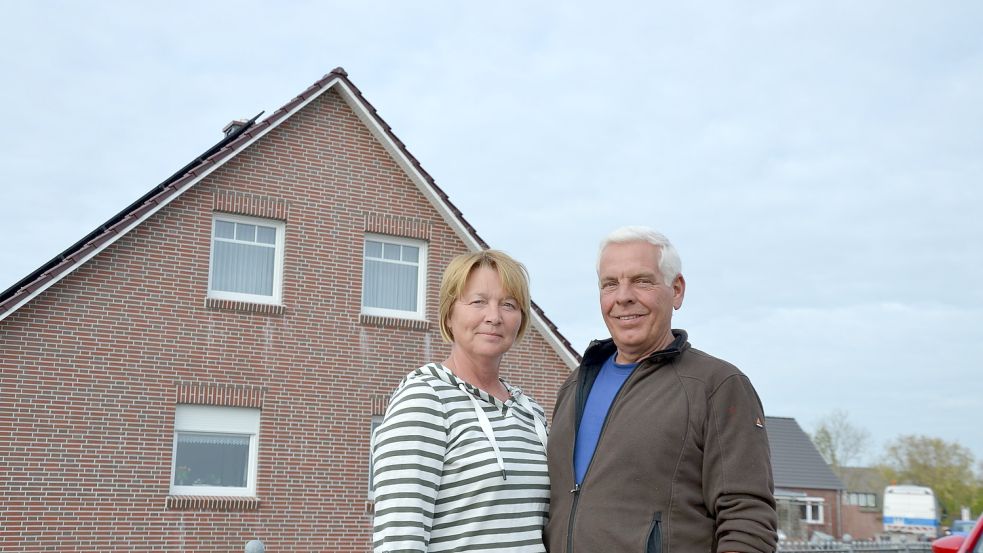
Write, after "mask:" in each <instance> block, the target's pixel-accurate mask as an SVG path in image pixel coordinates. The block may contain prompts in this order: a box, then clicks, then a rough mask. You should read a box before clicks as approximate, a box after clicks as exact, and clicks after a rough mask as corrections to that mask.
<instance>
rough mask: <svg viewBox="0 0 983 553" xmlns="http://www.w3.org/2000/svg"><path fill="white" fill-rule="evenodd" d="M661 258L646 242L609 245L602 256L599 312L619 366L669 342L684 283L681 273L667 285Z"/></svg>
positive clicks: (661, 347) (683, 291) (680, 302)
mask: <svg viewBox="0 0 983 553" xmlns="http://www.w3.org/2000/svg"><path fill="white" fill-rule="evenodd" d="M660 257H661V252H660V249H659V248H658V247H657V246H653V245H652V244H649V243H648V242H627V243H624V244H609V245H608V246H607V247H606V248H604V251H602V252H601V260H600V263H599V264H598V270H597V276H598V284H599V286H600V292H601V314H602V315H603V316H604V324H605V325H607V327H608V331H609V332H611V337H612V338H613V339H614V343H615V345H617V346H618V356H617V359H616V360H617V361H618V362H619V363H634V362H636V361H638V360H639V359H641V358H643V357H645V356H647V355H648V354H650V353H653V352H656V351H659V350H660V349H663V348H665V347H666V346H668V345H669V344H670V343H672V339H673V338H672V330H671V328H672V310H673V309H679V307H680V306H681V305H682V304H683V294H684V293H685V291H686V282H685V281H684V280H683V277H682V275H680V276H677V277H676V278H675V279H674V280H673V282H672V284H671V285H667V284H665V281H664V279H663V278H662V273H661V272H660V271H659V259H660Z"/></svg>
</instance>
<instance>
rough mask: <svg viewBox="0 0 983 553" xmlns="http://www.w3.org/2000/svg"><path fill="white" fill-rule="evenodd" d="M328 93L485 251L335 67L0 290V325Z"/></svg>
mask: <svg viewBox="0 0 983 553" xmlns="http://www.w3.org/2000/svg"><path fill="white" fill-rule="evenodd" d="M332 89H334V90H336V91H337V92H338V94H339V95H340V96H341V97H342V98H343V99H344V100H345V102H346V103H347V104H348V105H349V107H351V109H352V111H354V112H355V114H356V115H357V116H358V118H359V119H360V120H361V121H362V123H363V124H364V125H365V126H366V127H368V129H369V131H370V132H371V133H372V134H373V136H375V138H376V140H378V141H379V143H380V144H382V146H383V147H384V148H385V149H386V151H387V152H389V154H390V155H391V156H392V157H393V159H394V160H395V161H396V163H397V164H398V165H399V166H400V168H401V169H403V171H404V172H406V174H407V175H408V176H409V178H410V180H411V181H413V183H414V184H415V185H416V187H417V188H418V189H419V191H420V192H421V193H422V194H423V195H424V197H426V198H427V200H428V201H429V202H430V203H431V204H432V205H433V206H434V208H435V209H436V210H437V212H438V213H440V215H441V217H442V218H443V219H444V221H445V222H446V223H447V224H448V225H449V226H450V227H451V228H452V229H453V230H454V231H455V233H457V235H458V237H459V238H461V240H462V241H463V242H464V243H465V244H466V245H467V246H468V248H470V249H471V250H472V251H478V250H481V249H487V248H488V244H487V243H486V242H485V241H484V240H483V239H482V238H481V237H480V236H478V233H477V231H475V229H474V227H472V226H471V224H470V223H468V221H467V220H466V219H465V218H464V215H463V214H462V213H461V211H460V210H459V209H458V208H457V207H456V206H455V205H454V204H453V203H452V202H451V201H450V198H448V196H447V194H446V193H445V192H444V191H443V190H441V188H440V187H439V186H437V183H436V182H434V180H433V177H431V176H430V174H428V173H427V172H426V171H425V170H424V169H423V167H422V166H421V165H420V162H419V161H417V159H416V158H415V157H413V155H412V154H411V153H410V152H409V150H407V148H406V145H405V144H403V142H402V141H401V140H400V139H399V138H397V137H396V135H395V134H394V133H393V132H392V128H391V127H390V126H389V125H388V124H386V122H385V121H383V120H382V118H381V117H380V116H379V114H378V112H376V109H375V108H374V107H373V106H372V104H370V103H369V102H368V100H366V99H365V97H364V96H363V95H362V93H361V91H360V90H359V89H358V88H357V87H356V86H355V85H354V84H353V83H352V82H351V81H350V80H349V79H348V73H347V72H346V71H345V70H344V69H343V68H341V67H336V68H335V69H333V70H332V71H331V72H330V73H328V74H327V75H325V76H324V77H322V78H321V79H320V80H318V81H317V82H315V83H314V84H312V85H311V86H310V87H308V88H307V89H306V90H304V91H303V92H301V93H300V94H299V95H298V96H297V97H296V98H294V99H293V100H291V101H290V102H288V103H287V104H286V105H284V106H283V107H281V108H280V109H278V110H276V111H274V112H273V114H272V115H270V116H269V117H267V118H266V119H264V120H263V121H261V122H259V123H256V119H258V118H259V116H260V115H262V112H261V113H260V114H258V115H257V116H256V117H253V118H252V119H251V120H249V121H247V122H245V124H244V125H243V126H242V127H241V128H239V129H238V130H235V131H233V132H231V133H229V134H228V135H227V136H226V137H224V138H223V139H222V140H220V141H219V142H218V143H217V144H215V145H214V146H212V147H211V148H209V149H208V150H206V151H205V152H204V153H202V154H201V155H200V156H198V157H197V158H195V159H194V160H192V161H191V162H190V163H188V164H187V165H185V166H184V167H183V168H181V169H180V170H179V171H178V172H176V173H174V174H173V175H171V177H169V178H168V179H167V180H165V181H164V182H162V183H160V184H158V185H157V186H155V187H154V188H153V189H151V190H150V191H149V192H147V193H146V194H144V195H143V196H141V197H140V198H139V199H138V200H137V201H135V202H133V203H132V204H130V205H129V206H128V207H127V208H126V209H124V210H123V211H121V212H119V213H117V214H116V215H114V216H113V217H111V218H110V219H109V220H108V221H106V222H105V223H103V224H102V225H100V226H99V227H97V228H96V229H94V230H93V231H92V232H90V233H88V234H87V235H85V236H84V237H83V238H82V239H81V240H79V241H78V242H76V243H75V244H73V245H72V246H71V247H69V248H68V249H67V250H65V251H63V252H62V253H60V254H58V255H57V256H55V257H54V258H53V259H51V260H50V261H48V262H47V263H45V264H44V265H42V266H41V267H39V268H38V269H36V270H35V271H33V272H31V273H30V274H29V275H27V276H26V277H24V278H23V279H21V280H20V281H18V282H16V283H15V284H14V285H13V286H11V287H10V288H8V289H7V290H5V291H3V292H0V321H3V320H4V319H5V318H7V317H8V316H10V315H11V314H12V313H14V312H15V311H16V310H17V309H19V308H20V307H22V306H23V305H25V304H27V303H28V302H29V301H31V300H32V299H34V298H35V297H37V296H38V295H39V294H41V293H42V292H44V291H45V290H46V289H48V288H49V287H50V286H52V285H54V284H55V283H56V282H58V281H60V280H61V279H62V278H64V277H66V276H68V275H69V274H71V273H72V272H73V271H74V270H75V269H77V268H79V267H80V266H82V265H83V264H85V262H87V261H88V260H89V259H92V258H93V257H94V256H95V255H96V254H98V253H99V252H101V251H102V250H104V249H106V248H107V247H108V246H110V245H111V244H113V243H114V242H115V241H116V240H118V239H119V238H121V237H123V236H124V235H126V234H127V233H128V232H129V231H131V230H133V229H134V228H136V227H137V226H138V225H140V223H142V222H143V221H145V220H146V219H147V218H149V217H150V216H152V215H153V214H154V213H156V212H157V211H159V210H160V209H161V208H163V207H164V206H166V205H167V204H168V203H170V202H171V201H173V200H174V199H175V198H177V197H178V196H180V195H181V194H183V193H184V192H185V191H187V190H189V189H190V188H191V187H193V186H194V185H195V184H197V183H198V182H200V181H201V180H202V179H204V178H205V177H207V176H208V175H209V174H211V173H212V172H213V171H214V170H216V169H217V168H219V167H221V166H222V165H224V164H225V163H226V162H227V161H229V160H230V159H232V158H233V157H234V156H235V155H236V154H238V153H239V152H241V151H243V150H245V149H246V148H247V147H248V146H249V145H251V144H252V143H253V142H256V141H257V140H259V139H260V138H262V137H263V136H265V135H266V134H267V133H268V132H270V131H271V130H273V129H274V128H276V127H277V126H279V125H280V124H281V123H282V122H284V121H285V120H287V119H288V118H290V116H292V115H294V114H295V113H297V112H298V111H300V110H301V109H303V108H304V107H305V106H307V104H309V103H310V102H312V101H313V100H314V99H316V98H318V97H319V96H321V95H322V94H324V93H325V92H327V91H328V90H332ZM532 313H533V317H532V323H533V326H535V327H536V328H537V329H539V331H540V332H541V333H542V335H543V337H544V338H545V339H546V341H547V343H549V344H550V346H551V347H552V348H553V349H554V350H555V351H556V352H557V354H558V355H559V356H560V357H561V358H562V359H563V360H564V362H566V364H567V365H568V366H569V367H570V368H571V369H573V368H575V367H576V366H577V364H578V363H579V362H580V355H579V354H578V353H577V351H576V350H574V349H573V347H572V346H571V345H570V342H568V341H567V339H566V338H564V337H563V336H562V335H561V334H560V332H559V330H558V329H557V328H556V325H555V324H553V322H552V321H550V320H549V318H548V317H546V314H545V313H543V310H542V309H540V307H539V306H538V305H536V303H535V302H533V304H532Z"/></svg>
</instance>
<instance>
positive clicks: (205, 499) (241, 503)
mask: <svg viewBox="0 0 983 553" xmlns="http://www.w3.org/2000/svg"><path fill="white" fill-rule="evenodd" d="M164 508H165V509H166V510H168V511H222V512H229V513H236V512H242V511H257V510H259V498H258V497H215V496H208V495H169V496H167V502H166V503H165V504H164Z"/></svg>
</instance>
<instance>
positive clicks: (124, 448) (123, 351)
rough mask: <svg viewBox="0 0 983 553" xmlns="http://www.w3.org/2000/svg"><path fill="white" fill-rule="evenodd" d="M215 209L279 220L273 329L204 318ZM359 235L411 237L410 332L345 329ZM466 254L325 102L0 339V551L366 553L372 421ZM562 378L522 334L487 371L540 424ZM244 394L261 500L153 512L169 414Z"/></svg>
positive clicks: (112, 251) (165, 480) (356, 290)
mask: <svg viewBox="0 0 983 553" xmlns="http://www.w3.org/2000/svg"><path fill="white" fill-rule="evenodd" d="M220 191H222V192H220ZM230 192H235V193H237V194H241V195H237V194H230ZM220 195H224V196H223V197H224V198H228V197H233V198H277V199H278V200H282V202H283V204H282V205H285V206H289V214H288V215H289V218H286V215H284V217H285V218H286V220H287V223H286V245H285V259H284V279H283V282H284V284H283V303H284V305H287V306H289V309H287V310H285V311H284V312H282V313H279V314H271V313H267V312H262V311H250V310H238V309H223V308H212V307H209V306H208V305H207V303H206V301H205V298H206V296H207V281H208V259H209V252H210V247H211V237H210V234H211V225H212V216H213V214H214V212H215V210H216V209H217V208H218V207H219V200H218V199H216V198H218V197H219V196H220ZM242 201H243V200H234V199H233V200H228V199H223V200H221V202H224V203H222V204H221V206H222V207H223V208H224V209H230V208H229V207H228V206H229V205H230V204H229V202H231V204H233V205H240V204H241V202H242ZM249 201H252V200H249ZM249 201H246V203H249ZM236 202H240V204H236ZM261 203H262V202H260V204H261ZM277 205H280V204H277ZM250 209H252V208H250ZM263 209H268V208H265V207H264V208H263ZM276 209H279V208H276ZM276 209H274V210H273V212H270V211H263V213H267V214H268V216H270V217H279V216H280V215H277V213H279V212H277V211H276ZM380 212H382V215H383V216H382V217H380V218H379V219H378V220H376V219H373V220H371V221H370V222H367V215H366V214H367V213H380ZM249 214H251V215H257V212H256V211H251V212H250V213H249ZM385 215H388V216H389V217H388V218H387V217H385ZM379 221H381V222H379ZM422 223H426V224H422ZM427 227H428V228H429V230H425V229H426V228H427ZM370 228H371V229H373V230H372V232H379V231H385V232H389V233H399V235H407V234H411V235H414V236H425V237H426V238H425V239H426V240H427V241H428V253H427V255H428V259H427V267H428V275H427V282H428V283H430V285H429V289H428V290H427V300H426V305H427V306H428V308H427V318H428V321H427V323H428V324H427V325H426V326H425V327H422V328H417V327H413V325H406V326H400V325H398V324H371V321H365V320H363V319H362V317H360V303H361V271H362V255H361V252H362V249H363V242H364V236H365V233H366V232H367V231H368V229H370ZM466 249H467V248H466V246H465V244H464V243H463V242H462V241H461V240H460V238H459V237H458V235H457V233H456V232H455V231H454V230H453V229H452V228H451V227H450V226H448V225H447V224H446V223H445V222H444V221H443V219H442V218H441V216H440V215H439V214H438V213H437V211H436V210H435V209H434V208H433V206H431V205H430V204H429V203H428V202H427V200H426V199H425V198H424V197H423V196H422V195H421V194H420V192H419V190H418V189H417V187H416V185H415V184H414V183H413V182H412V181H411V180H410V179H409V178H408V177H407V176H406V175H405V174H404V173H403V172H402V171H401V170H400V168H399V166H398V165H397V164H396V163H395V161H394V160H393V159H392V158H391V157H390V156H389V154H388V153H387V152H386V150H385V149H384V148H383V147H382V146H381V145H380V144H379V143H378V142H376V140H375V138H374V137H373V136H372V135H371V133H370V132H369V131H368V130H367V129H366V128H365V127H364V125H363V124H362V123H361V121H360V120H359V119H358V117H357V116H356V115H355V114H354V113H353V112H352V111H351V108H350V107H349V106H348V104H347V103H346V102H345V101H344V100H343V99H342V98H341V97H340V96H339V95H338V94H337V93H335V92H333V91H328V92H326V93H325V94H324V95H322V96H321V97H319V98H318V99H317V100H315V101H313V102H311V103H310V104H309V105H308V106H306V107H305V108H304V109H303V110H301V111H299V112H298V113H297V114H295V115H294V116H292V117H291V118H290V119H289V120H286V121H284V122H283V123H282V124H281V125H280V126H279V127H277V128H276V129H274V130H272V131H271V132H270V133H269V134H267V135H266V136H264V137H263V138H262V139H261V140H259V141H257V142H255V143H254V144H252V145H251V146H249V147H248V148H246V149H245V150H243V151H242V152H241V153H239V154H238V155H237V156H236V157H234V158H233V159H231V160H229V161H228V163H226V164H225V165H224V166H222V167H220V168H219V169H218V170H216V171H215V172H214V173H212V174H210V175H209V176H208V177H207V178H205V179H204V180H203V181H202V182H201V183H199V184H198V185H196V186H195V187H194V188H192V189H191V190H189V191H187V192H186V193H184V194H183V195H181V196H180V197H178V198H176V199H174V201H172V202H171V203H170V204H168V205H167V206H166V207H164V208H163V209H161V210H160V211H159V212H158V213H156V214H155V215H154V216H153V217H151V218H149V219H148V220H147V221H145V222H144V223H142V224H141V225H140V226H139V227H137V228H135V229H134V230H133V231H131V232H130V233H129V234H127V235H126V236H124V237H122V238H121V239H119V240H118V241H117V242H116V243H114V244H113V245H112V246H111V247H109V248H107V249H106V250H104V251H103V252H101V253H100V254H99V255H97V256H95V257H94V258H93V259H92V260H90V261H89V262H87V263H86V264H85V265H83V266H81V267H79V268H78V269H77V270H76V271H75V272H73V273H72V274H71V275H69V276H67V277H65V278H64V279H63V280H61V281H60V282H58V283H57V284H55V285H54V286H52V287H51V288H49V289H48V290H47V291H45V292H44V293H43V294H41V295H39V296H38V297H36V298H35V299H33V300H32V301H31V302H30V303H28V304H27V305H25V306H23V307H21V308H20V309H19V310H17V311H16V312H15V313H13V314H12V315H10V317H8V318H7V319H5V320H4V321H2V322H0V384H2V385H0V405H2V406H3V407H2V408H0V551H14V552H41V551H69V550H70V551H196V552H219V551H221V552H228V551H241V550H242V548H243V547H244V545H245V543H246V542H247V541H249V540H251V539H261V540H263V541H264V542H265V543H266V546H267V548H268V550H269V551H332V552H346V551H359V552H365V551H369V550H370V549H371V516H370V514H368V513H369V512H370V510H369V509H367V507H366V503H365V500H366V496H367V489H368V465H369V430H370V425H371V418H372V416H373V414H378V413H380V412H383V411H384V405H385V401H388V396H389V395H390V394H391V393H392V391H393V389H394V388H395V387H396V385H397V384H398V382H399V381H400V379H401V378H403V377H404V376H405V375H406V374H407V373H408V372H410V371H411V370H412V369H413V368H415V367H418V366H420V365H422V364H424V363H426V362H429V361H434V360H436V361H441V360H443V359H445V358H446V357H447V355H448V353H449V348H448V346H447V344H445V343H444V342H443V341H442V339H441V337H440V333H439V329H438V325H437V321H436V308H435V306H436V305H437V304H438V302H437V289H436V285H435V284H434V283H437V282H439V280H440V273H441V271H442V269H443V267H445V266H446V264H447V263H448V261H450V259H451V258H452V257H453V256H455V255H457V254H459V253H463V252H464V251H466ZM271 315H275V316H271ZM568 374H569V371H568V369H567V367H566V366H565V365H564V363H563V362H562V360H561V359H560V358H559V357H558V356H557V354H556V353H555V352H554V351H553V349H552V348H551V347H550V346H549V344H548V343H547V342H546V341H545V339H544V338H543V337H542V336H540V335H538V334H537V333H536V332H535V331H534V330H532V331H531V332H530V333H529V334H528V335H527V336H526V337H525V338H524V339H523V340H522V342H521V343H519V344H517V345H516V346H515V347H514V348H513V350H512V351H510V352H509V354H508V355H507V356H506V358H505V360H504V361H503V376H504V377H505V378H506V379H507V380H508V381H509V382H511V383H512V384H515V385H518V386H520V387H522V388H523V389H524V390H525V391H526V392H528V393H530V394H531V395H532V396H533V397H535V398H536V399H538V400H539V401H540V403H542V404H543V405H544V406H545V407H547V409H550V408H551V407H552V404H553V398H554V397H555V394H556V390H557V388H558V387H559V385H560V384H561V383H562V381H563V380H564V379H565V378H566V376H567V375H568ZM195 386H197V387H195ZM235 386H241V387H242V388H241V390H242V392H238V391H236V388H235ZM256 390H262V393H261V399H260V401H261V409H262V412H261V420H260V435H261V436H262V438H261V440H260V449H259V460H258V479H257V496H258V497H260V498H262V501H261V502H260V503H258V504H257V505H255V508H254V509H252V510H241V509H242V507H241V504H240V507H236V508H235V509H232V508H228V509H229V510H223V506H224V505H225V504H216V503H211V504H195V503H194V502H193V501H192V500H190V499H186V498H170V499H169V498H168V494H169V489H170V486H169V483H170V476H171V475H170V471H171V456H172V448H173V432H174V411H175V405H176V403H177V401H178V399H179V398H191V397H198V394H204V395H205V396H208V394H212V397H218V398H220V399H218V400H209V401H244V400H240V399H225V398H229V397H230V394H231V397H235V394H237V393H242V394H245V395H246V396H249V394H250V393H256V392H255V391H256ZM247 391H248V392H247ZM251 397H252V396H251ZM379 398H383V399H379ZM246 401H247V402H252V401H256V400H255V399H249V400H246ZM226 500H228V499H227V498H226ZM198 501H204V500H201V499H200V498H198ZM228 501H230V502H233V504H234V502H236V501H239V502H241V501H243V500H241V499H236V500H228ZM169 505H174V507H173V508H169V507H168V506H169Z"/></svg>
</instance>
